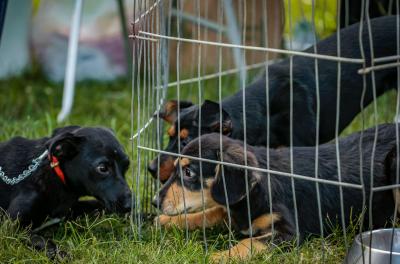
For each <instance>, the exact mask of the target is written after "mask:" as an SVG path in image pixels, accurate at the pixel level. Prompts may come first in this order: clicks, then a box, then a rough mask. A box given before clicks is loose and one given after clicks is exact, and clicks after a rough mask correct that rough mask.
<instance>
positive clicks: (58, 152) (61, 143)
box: [46, 130, 84, 160]
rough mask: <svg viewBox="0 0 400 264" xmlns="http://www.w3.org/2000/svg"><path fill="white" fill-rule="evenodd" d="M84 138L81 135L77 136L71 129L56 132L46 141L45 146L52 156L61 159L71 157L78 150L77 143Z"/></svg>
mask: <svg viewBox="0 0 400 264" xmlns="http://www.w3.org/2000/svg"><path fill="white" fill-rule="evenodd" d="M83 140H84V137H83V136H77V135H76V134H75V133H74V131H73V130H68V131H66V132H59V133H56V135H55V136H54V137H51V138H50V139H49V140H48V141H47V142H46V147H47V149H48V151H49V153H50V155H52V156H56V157H57V158H59V159H61V160H66V159H71V158H73V157H74V156H75V155H76V154H77V153H78V152H79V148H78V147H79V144H81V143H82V142H83Z"/></svg>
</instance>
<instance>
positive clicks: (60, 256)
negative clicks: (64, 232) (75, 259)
mask: <svg viewBox="0 0 400 264" xmlns="http://www.w3.org/2000/svg"><path fill="white" fill-rule="evenodd" d="M30 244H31V247H32V248H33V249H35V250H37V251H45V252H46V256H47V257H48V258H49V259H52V260H58V261H65V260H67V258H68V257H69V255H68V253H67V252H65V251H62V250H60V248H59V247H58V246H57V245H56V244H55V243H54V241H53V240H51V239H46V238H44V237H42V236H40V235H37V234H31V236H30Z"/></svg>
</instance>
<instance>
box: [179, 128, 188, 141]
mask: <svg viewBox="0 0 400 264" xmlns="http://www.w3.org/2000/svg"><path fill="white" fill-rule="evenodd" d="M179 136H180V137H181V139H185V138H187V137H188V136H189V130H188V129H186V128H182V129H181V132H179Z"/></svg>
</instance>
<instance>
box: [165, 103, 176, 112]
mask: <svg viewBox="0 0 400 264" xmlns="http://www.w3.org/2000/svg"><path fill="white" fill-rule="evenodd" d="M176 105H177V104H176V102H175V101H168V102H167V103H166V104H165V112H167V113H168V114H170V112H172V111H175V109H176Z"/></svg>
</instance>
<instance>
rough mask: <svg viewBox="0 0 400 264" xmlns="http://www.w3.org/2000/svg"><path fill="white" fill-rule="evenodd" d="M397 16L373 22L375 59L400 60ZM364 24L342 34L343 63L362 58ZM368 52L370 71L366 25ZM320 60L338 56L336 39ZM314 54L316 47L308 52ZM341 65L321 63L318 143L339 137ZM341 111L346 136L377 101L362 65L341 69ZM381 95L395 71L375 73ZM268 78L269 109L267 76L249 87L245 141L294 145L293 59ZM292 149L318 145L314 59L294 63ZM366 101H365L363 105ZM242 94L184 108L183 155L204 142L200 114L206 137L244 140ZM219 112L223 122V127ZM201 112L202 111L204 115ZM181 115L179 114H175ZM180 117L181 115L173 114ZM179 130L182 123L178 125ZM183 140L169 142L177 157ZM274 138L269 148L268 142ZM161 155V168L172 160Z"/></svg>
mask: <svg viewBox="0 0 400 264" xmlns="http://www.w3.org/2000/svg"><path fill="white" fill-rule="evenodd" d="M396 18H397V17H396V16H387V17H381V18H376V19H372V20H371V28H372V38H373V43H374V47H373V51H374V57H376V58H378V57H385V56H391V55H396V54H397V48H396V46H397V45H396V32H397V31H396ZM359 27H360V25H359V24H354V25H352V26H349V27H347V28H345V29H342V30H341V31H340V37H341V54H340V55H341V57H347V58H361V49H360V43H359ZM362 44H363V51H364V53H365V58H366V66H369V65H371V52H370V45H369V38H368V31H367V24H366V23H364V24H363V33H362ZM317 51H318V54H324V55H330V56H337V36H336V34H334V35H333V36H331V37H329V38H327V39H325V40H322V41H320V42H319V43H318V44H317ZM305 52H307V53H313V52H314V47H311V48H309V49H307V50H305ZM338 65H339V63H338V62H334V61H328V60H321V59H320V60H318V78H319V89H320V107H321V108H320V118H319V120H320V124H319V143H324V142H327V141H329V140H331V139H332V138H333V137H334V135H335V124H336V103H337V101H336V98H337V87H338V86H337V80H338ZM340 67H341V70H340V86H341V92H340V109H339V114H340V118H339V126H338V129H339V132H340V131H342V130H343V129H344V128H345V127H346V126H347V125H348V124H349V123H350V122H351V121H352V120H353V118H354V117H355V116H356V115H357V114H358V113H359V112H360V110H361V107H360V104H362V105H363V106H367V105H368V104H369V103H370V102H371V101H372V100H373V89H372V87H373V86H372V75H371V74H368V75H367V76H366V86H365V88H366V90H365V95H364V98H363V97H362V93H363V87H364V86H363V76H362V75H360V74H358V73H357V71H358V70H359V69H360V68H362V65H361V64H355V63H344V62H342V63H340ZM374 74H375V83H376V95H377V96H379V95H381V94H383V93H384V92H385V91H387V90H389V89H392V88H395V86H396V85H395V84H396V68H390V69H386V70H382V71H376V72H375V73H374ZM268 76H269V83H268V87H269V94H268V96H269V109H267V104H266V95H267V94H266V90H267V89H266V87H267V85H266V78H265V77H264V76H263V77H262V78H260V79H259V80H257V81H256V82H254V83H253V84H251V85H249V86H248V87H246V89H245V90H244V91H245V93H246V96H245V98H246V100H245V105H246V129H247V131H246V138H247V143H248V144H250V145H260V146H267V143H268V144H269V146H270V147H278V146H289V145H290V119H289V118H290V87H291V83H290V59H285V60H283V61H281V62H278V63H275V64H273V65H271V66H269V68H268ZM292 76H293V86H292V87H293V144H294V146H313V145H315V144H316V109H317V95H316V78H315V76H316V73H315V59H313V58H307V57H300V56H294V57H293V75H292ZM362 98H363V101H362V102H361V100H362ZM242 104H243V91H240V92H238V93H237V94H235V95H233V96H230V97H227V98H225V99H224V100H223V101H222V103H221V106H220V105H219V104H218V103H215V102H211V101H207V100H206V101H205V102H204V103H203V105H202V106H201V107H200V108H199V106H198V105H191V106H190V104H187V103H185V104H184V105H183V107H181V108H180V120H179V125H180V129H188V130H189V136H188V137H187V138H185V139H182V140H181V141H180V144H181V146H180V147H181V149H182V148H183V147H184V146H185V145H186V144H187V143H188V142H190V141H191V140H192V139H194V138H195V137H197V136H199V135H198V127H199V112H201V135H203V134H206V133H212V132H219V130H220V127H222V131H221V132H222V133H223V134H224V135H227V136H229V137H231V138H235V139H241V140H243V138H244V125H243V121H244V120H243V107H242ZM220 107H221V109H222V114H223V116H222V121H223V123H222V124H221V125H220ZM199 109H200V111H199ZM175 110H177V109H175ZM267 112H268V113H269V117H270V123H269V126H270V127H269V130H268V127H267ZM174 115H175V116H176V113H174ZM173 125H174V126H175V128H176V130H178V120H176V121H175V122H174V124H173ZM178 134H179V133H176V135H175V136H174V137H171V138H170V141H169V143H168V146H167V148H166V150H167V151H170V152H178ZM268 137H269V142H267V139H268ZM165 156H166V155H160V156H159V157H158V158H159V159H160V163H161V164H162V163H163V162H164V161H165V160H166V159H167V158H166V157H165ZM157 165H158V160H157V158H156V159H154V160H153V161H152V162H151V164H150V165H149V171H150V172H151V173H152V175H153V177H155V178H157V173H158V166H157Z"/></svg>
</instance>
